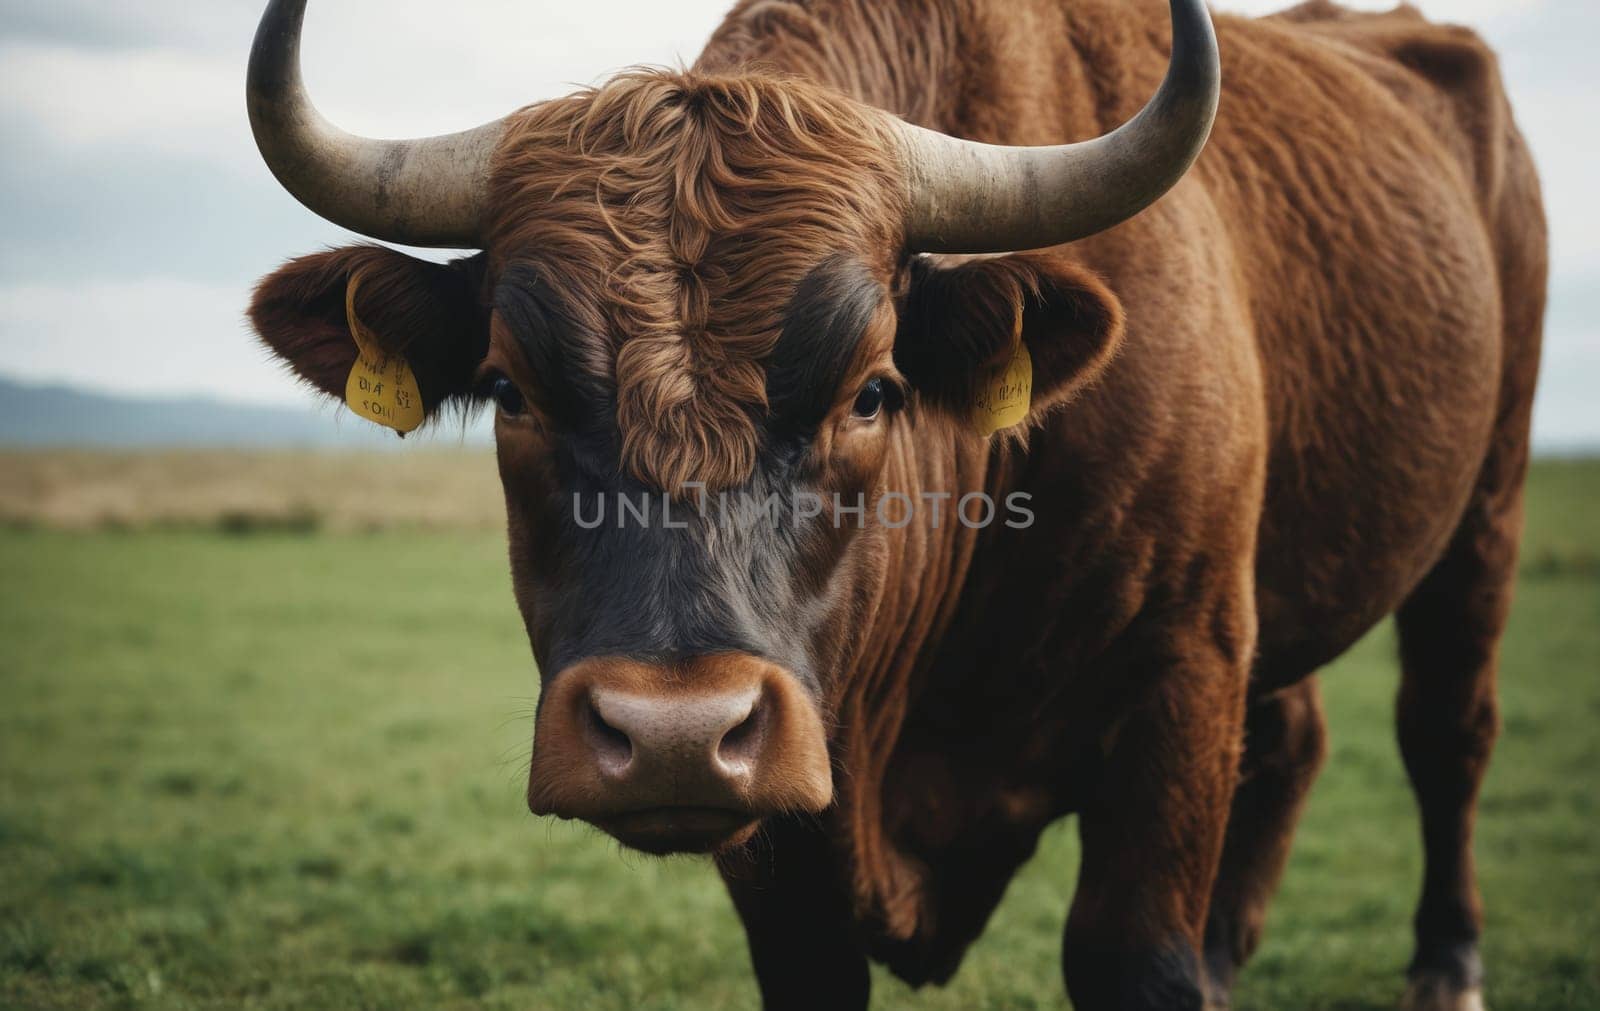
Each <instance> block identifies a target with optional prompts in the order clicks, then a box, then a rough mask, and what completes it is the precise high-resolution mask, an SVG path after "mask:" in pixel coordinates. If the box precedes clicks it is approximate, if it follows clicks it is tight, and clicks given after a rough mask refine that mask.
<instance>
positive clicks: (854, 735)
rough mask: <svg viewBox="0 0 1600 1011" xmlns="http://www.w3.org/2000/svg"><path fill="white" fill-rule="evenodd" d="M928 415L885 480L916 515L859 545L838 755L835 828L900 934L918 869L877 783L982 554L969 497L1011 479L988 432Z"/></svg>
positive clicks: (898, 451) (873, 914) (899, 447)
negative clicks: (890, 835) (963, 514)
mask: <svg viewBox="0 0 1600 1011" xmlns="http://www.w3.org/2000/svg"><path fill="white" fill-rule="evenodd" d="M922 420H923V423H922V424H917V425H913V424H902V425H899V426H897V428H896V432H895V436H894V441H893V444H892V448H891V450H890V453H889V458H888V461H887V463H886V465H885V468H884V484H883V487H882V492H883V494H885V495H888V494H892V493H896V492H898V493H902V494H904V495H905V496H907V498H908V499H909V500H910V501H911V502H913V503H915V504H916V508H915V509H914V510H913V514H912V515H913V519H912V522H910V523H908V524H906V525H905V526H902V527H898V528H893V527H888V526H885V525H879V526H878V527H876V528H875V529H874V530H873V532H872V534H873V541H872V549H871V550H868V551H861V552H856V553H855V558H856V564H858V565H861V566H862V571H860V572H859V573H858V576H859V582H858V583H857V586H858V588H859V589H858V597H857V600H856V601H855V604H856V606H855V607H854V608H853V612H854V615H853V618H854V620H853V622H852V628H851V630H850V632H849V633H848V640H849V643H850V645H849V646H848V647H847V649H846V656H845V657H844V658H843V663H842V664H841V665H840V668H839V670H838V671H837V672H836V676H837V680H836V682H835V689H834V693H833V696H834V698H833V708H834V710H835V715H836V722H837V725H838V726H839V728H840V730H839V733H840V740H839V741H838V747H839V758H840V760H841V763H842V764H843V765H844V766H845V767H846V768H848V769H849V770H850V771H849V774H848V775H845V776H841V777H837V778H836V781H835V782H836V788H837V790H838V797H837V799H838V804H837V806H836V808H835V815H834V818H835V821H834V828H835V832H836V833H837V836H838V839H839V841H840V842H841V843H842V844H843V845H844V846H845V847H846V849H847V850H848V851H849V852H850V853H851V854H852V859H851V861H850V870H849V873H850V875H851V877H852V879H853V880H852V881H851V882H850V884H851V887H852V890H853V892H854V894H855V895H856V896H857V897H858V901H860V902H862V903H863V906H862V909H861V910H860V911H861V912H862V913H863V914H864V915H866V916H868V917H869V918H871V919H878V920H881V921H883V926H885V927H886V928H887V929H888V930H889V932H890V933H891V934H896V935H904V933H905V932H906V931H908V930H909V929H910V923H911V922H912V921H911V920H906V921H905V922H898V920H900V919H904V918H905V917H906V916H908V915H910V910H909V907H906V906H904V904H903V903H895V902H893V901H890V900H889V898H888V896H890V895H891V894H894V893H896V892H898V891H900V884H901V883H903V882H904V881H905V880H907V879H906V873H907V872H906V870H905V868H904V865H903V864H902V863H901V861H900V859H899V857H898V855H897V854H896V852H895V849H894V847H893V846H892V844H890V843H889V841H888V840H887V838H886V837H885V831H886V828H885V824H884V818H883V810H882V801H883V798H882V796H881V791H878V790H876V789H873V788H872V787H871V784H876V783H881V782H883V780H884V773H885V770H886V769H887V768H888V766H889V763H890V760H891V758H892V757H893V754H894V751H895V746H896V744H897V743H898V742H899V739H900V734H901V730H902V728H903V727H904V726H905V724H906V720H907V717H908V716H909V714H910V713H911V711H912V709H913V707H914V706H915V705H916V704H917V700H918V698H919V697H920V695H921V694H922V689H923V687H924V683H925V681H926V677H927V674H928V666H929V663H930V662H931V661H932V659H933V658H934V657H936V656H937V655H938V653H939V642H940V640H941V639H942V637H943V635H944V633H945V630H946V628H947V627H948V626H949V624H950V622H951V620H952V619H953V617H954V615H955V612H956V609H957V607H958V605H959V604H960V602H961V599H962V596H963V593H964V592H965V590H966V586H967V581H968V573H969V571H971V570H972V568H973V565H974V560H975V559H976V558H978V557H979V552H980V550H981V545H982V543H983V540H984V536H985V533H986V530H985V528H978V527H973V526H968V525H967V524H965V523H963V522H961V521H960V518H959V517H958V516H957V514H956V509H957V507H958V504H959V502H960V500H961V498H962V496H964V495H967V494H970V493H974V492H981V493H984V494H987V495H989V496H991V497H992V498H993V499H995V500H996V501H1002V500H1003V498H1004V494H1005V485H1006V483H1007V482H1008V481H1009V480H1010V476H1009V475H1008V473H1007V470H1008V468H1007V466H1006V464H1005V458H1004V456H1003V454H1002V453H1000V452H999V451H998V450H996V449H995V448H994V447H992V446H991V445H989V443H988V441H986V440H981V439H978V438H976V437H975V436H973V435H971V434H970V433H964V432H961V431H958V430H957V424H956V423H953V422H950V421H948V420H945V419H937V418H933V419H922ZM858 787H862V789H860V790H859V791H858V789H857V788H858Z"/></svg>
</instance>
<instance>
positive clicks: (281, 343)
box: [248, 0, 1546, 1011]
mask: <svg viewBox="0 0 1600 1011" xmlns="http://www.w3.org/2000/svg"><path fill="white" fill-rule="evenodd" d="M303 9H304V3H303V0H298V2H297V0H274V2H272V3H271V4H270V5H269V6H268V8H267V11H266V14H265V16H264V18H263V20H262V22H261V25H260V29H259V32H258V35H257V37H256V42H255V48H254V51H253V53H252V57H251V63H250V72H249V86H248V98H249V112H250V117H251V122H252V124H253V127H254V130H255V136H256V139H257V142H258V144H259V147H260V149H261V152H262V154H263V156H264V157H265V160H266V162H267V164H268V165H269V166H270V167H271V169H272V170H273V172H274V173H275V174H276V175H277V177H278V178H279V180H280V181H281V182H282V183H283V185H284V186H285V187H286V188H287V189H288V190H289V191H290V192H291V193H292V194H294V195H295V196H296V197H298V198H299V199H300V200H301V201H302V202H303V203H305V204H306V205H307V206H308V207H310V208H311V209H312V210H313V211H315V212H316V213H318V214H320V215H321V216H323V217H325V218H327V219H328V220H330V221H333V222H335V223H337V224H340V225H343V226H345V227H348V228H350V229H352V230H354V231H356V232H359V233H362V234H364V235H366V236H369V237H373V238H376V239H380V240H389V241H394V242H399V243H409V244H413V245H423V246H438V247H454V248H464V249H469V250H478V252H476V253H475V254H474V255H470V256H467V257H464V258H461V259H456V260H453V261H451V262H448V263H442V264H441V263H433V262H427V261H424V260H421V259H416V258H413V257H411V256H408V255H405V254H403V253H401V252H398V251H395V250H392V249H389V248H386V247H383V246H378V245H356V246H350V247H348V248H343V249H337V250H332V251H328V252H323V253H318V254H315V255H312V256H307V257H304V258H301V259H297V260H293V261H291V262H289V263H288V264H287V265H285V266H284V267H282V268H281V269H279V270H278V271H277V272H276V273H274V274H272V275H271V276H269V277H267V278H266V279H265V280H264V281H262V282H261V284H260V286H259V287H258V289H257V291H256V292H255V296H254V300H253V303H252V305H251V307H250V315H251V319H252V320H253V322H254V326H255V328H256V330H257V331H258V333H259V335H260V337H261V338H262V339H263V340H264V341H265V343H266V344H267V345H268V346H269V347H270V348H271V349H272V350H273V351H275V352H276V353H277V354H278V355H279V356H281V357H282V358H283V359H284V360H285V361H287V362H288V363H289V365H290V366H292V368H293V369H294V371H295V372H297V373H298V374H299V375H300V376H301V377H303V378H304V379H305V380H306V381H307V382H309V383H310V384H311V385H313V386H315V387H317V388H319V389H321V390H324V391H327V392H329V393H331V394H334V395H336V396H337V395H339V394H340V393H341V392H342V391H345V390H346V388H347V381H348V380H349V379H350V377H351V375H352V370H353V369H355V368H357V366H358V361H359V359H360V358H361V356H363V355H369V356H373V357H376V358H378V359H381V360H383V361H388V360H389V359H390V358H391V357H393V358H396V359H399V360H402V361H403V362H404V363H405V364H406V365H407V366H408V367H409V369H410V370H411V372H412V373H413V374H414V382H415V386H416V388H417V389H416V393H417V395H418V396H420V399H421V404H420V405H418V406H419V408H420V411H421V413H422V414H425V415H426V416H428V417H434V416H437V415H438V414H439V413H440V412H441V411H443V410H445V409H447V408H448V407H449V406H451V405H471V404H476V403H484V402H492V403H493V405H494V408H495V411H496V416H495V438H496V444H497V453H498V460H499V469H500V474H501V477H502V479H503V484H504V490H505V499H506V509H507V515H508V526H509V541H510V557H511V571H512V575H513V584H514V588H515V595H516V598H517V602H518V604H519V606H520V609H521V612H522V615H523V617H524V620H525V623H526V626H527V631H528V635H529V639H530V642H531V646H532V652H533V655H534V658H535V660H536V662H537V665H538V669H539V672H540V678H541V683H542V693H541V699H540V705H539V709H538V713H537V716H536V717H535V733H534V747H533V752H532V759H531V762H530V768H529V778H528V803H529V805H530V807H531V808H532V810H533V811H534V812H536V813H539V814H553V815H558V816H560V817H564V818H577V819H583V820H585V821H588V822H590V823H592V824H594V825H596V826H599V827H600V828H601V829H603V830H604V831H606V832H609V833H610V834H611V835H613V836H615V837H616V838H617V839H619V840H621V841H622V842H623V843H624V844H626V845H628V846H631V847H635V848H637V849H641V850H645V851H648V852H651V853H673V852H684V851H693V852H704V853H710V854H713V855H714V859H715V862H716V865H717V867H718V869H719V870H720V872H721V875H722V877H723V878H724V880H725V881H726V884H727V888H728V890H729V892H730V893H731V896H732V899H733V902H734V904H735V906H736V908H737V910H738V913H739V915H740V917H741V919H742V920H743V923H744V925H745V928H746V931H747V934H748V940H749V948H750V954H751V957H752V959H753V962H754V967H755V974H756V977H757V980H758V982H759V986H760V991H761V994H762V999H763V1001H764V1003H765V1005H766V1006H767V1007H769V1008H783V1007H807V1008H810V1007H829V1008H849V1007H855V1008H862V1007H865V1006H866V1004H867V999H868V988H869V975H868V960H869V958H875V959H878V960H881V961H883V962H885V963H887V964H888V966H889V967H890V968H891V969H892V971H893V972H894V973H896V974H897V975H898V976H900V977H902V978H903V979H905V980H907V981H909V982H911V983H912V984H924V983H941V982H944V981H946V980H948V979H949V978H950V977H951V975H952V974H953V973H954V972H955V971H956V969H957V967H958V965H959V964H960V962H961V959H962V954H963V952H964V951H965V950H966V948H967V947H968V945H969V944H970V943H971V942H972V940H973V939H974V938H975V937H977V936H978V934H979V933H980V931H981V930H982V929H983V926H984V924H985V921H986V920H987V918H988V917H989V915H990V913H991V912H992V911H993V909H994V908H995V906H996V904H997V903H998V901H999V899H1000V897H1001V895H1002V893H1003V891H1004V890H1005V888H1006V885H1007V882H1008V881H1009V880H1010V879H1011V877H1012V875H1013V874H1014V872H1015V871H1016V869H1017V868H1018V867H1019V866H1020V865H1021V864H1022V863H1023V862H1024V861H1025V860H1027V859H1028V857H1029V855H1030V854H1031V853H1032V852H1033V851H1034V849H1035V846H1036V842H1037V840H1038V838H1039V836H1040V833H1041V831H1042V830H1043V829H1044V828H1045V827H1046V826H1047V825H1049V824H1050V823H1052V822H1053V821H1056V820H1057V819H1060V818H1062V817H1063V816H1066V815H1068V814H1073V815H1076V818H1077V826H1078V830H1079V832H1080V833H1081V837H1082V844H1083V857H1082V867H1081V873H1080V876H1079V880H1078V882H1077V885H1076V891H1075V894H1074V897H1073V901H1072V906H1071V911H1070V914H1069V916H1068V918H1067V922H1066V927H1065V933H1064V938H1063V945H1062V966H1063V971H1064V977H1065V982H1066V987H1067V990H1068V992H1069V994H1070V996H1071V998H1072V1000H1073V1002H1074V1004H1075V1006H1077V1007H1079V1008H1084V1009H1090V1008H1152V1009H1153V1008H1161V1009H1172V1008H1200V1007H1202V1006H1213V1007H1215V1006H1223V1005H1225V1004H1226V1003H1227V1000H1228V992H1229V988H1230V985H1231V983H1232V982H1233V980H1234V977H1235V975H1236V973H1237V972H1238V970H1239V969H1240V967H1241V966H1242V964H1243V963H1244V962H1245V960H1246V959H1247V958H1248V957H1249V956H1250V954H1251V952H1252V951H1253V950H1254V949H1255V947H1256V946H1257V943H1258V941H1259V939H1260V935H1261V929H1262V921H1263V916H1264V912H1265V909H1266V907H1267V903H1268V901H1269V898H1270V896H1271V894H1272V892H1273V890H1274V888H1275V886H1276V884H1277V882H1278V879H1279V876H1280V874H1281V872H1282V870H1283V867H1284V863H1285V860H1286V857H1287V853H1288V850H1289V843H1290V838H1291V835H1292V832H1293V829H1294V825H1295V822H1296V819H1297V816H1298V815H1299V813H1300V810H1301V807H1302V804H1303V802H1304V800H1305V797H1306V794H1307V791H1308V790H1309V788H1310V786H1311V784H1312V780H1313V778H1314V777H1315V775H1316V773H1317V770H1318V767H1319V765H1320V764H1321V762H1322V761H1323V756H1324V751H1325V745H1324V729H1323V721H1322V717H1321V715H1320V711H1319V702H1318V688H1317V682H1316V672H1317V670H1318V669H1319V668H1320V667H1322V666H1323V665H1325V664H1327V663H1328V662H1329V661H1331V660H1333V659H1334V658H1335V657H1337V656H1339V655H1340V653H1342V652H1343V651H1344V650H1346V649H1347V648H1348V647H1349V646H1350V645H1351V644H1352V643H1354V642H1355V641H1356V640H1357V639H1358V638H1359V637H1360V636H1361V635H1362V634H1363V633H1365V632H1366V631H1367V630H1369V629H1371V628H1372V627H1373V626H1374V625H1375V624H1376V623H1377V622H1379V621H1380V620H1382V619H1383V618H1385V617H1386V616H1389V615H1391V614H1394V615H1396V616H1397V623H1398V629H1399V641H1400V653H1401V667H1402V680H1401V687H1400V692H1399V701H1398V727H1399V739H1400V745H1401V750H1402V753H1403V757H1404V761H1405V765H1406V769H1407V770H1408V772H1409V775H1410V780H1411V783H1412V786H1413V787H1414V790H1415V794H1416V799H1417V802H1418V805H1419V807H1420V811H1421V821H1422V841H1423V845H1424V850H1425V861H1426V871H1425V874H1424V879H1423V885H1422V891H1421V898H1420V902H1419V904H1418V906H1417V914H1416V920H1415V933H1416V946H1415V955H1414V959H1413V961H1412V963H1411V966H1410V970H1409V984H1408V988H1407V991H1406V996H1405V998H1404V1001H1405V1005H1406V1006H1407V1007H1409V1008H1413V1009H1452V1011H1463V1009H1469V1008H1478V1007H1481V1002H1482V998H1481V978H1482V971H1481V967H1480V961H1479V957H1478V953H1477V944H1478V938H1479V932H1480V927H1481V925H1482V912H1481V907H1480V901H1479V897H1478V893H1477V890H1476V886H1475V884H1474V876H1473V863H1472V851H1471V836H1472V825H1473V816H1474V806H1475V798H1476V796H1477V792H1478V787H1479V783H1480V781H1481V779H1482V776H1483V774H1484V769H1485V765H1486V763H1487V761H1488V757H1489V753H1490V749H1491V746H1492V743H1493V740H1494V738H1495V733H1496V720H1497V717H1496V702H1495V687H1494V683H1495V669H1496V663H1495V657H1496V643H1497V641H1498V639H1499V637H1500V634H1501V632H1502V629H1503V628H1504V625H1505V621H1506V616H1507V610H1508V607H1509V605H1510V599H1511V590H1512V583H1513V573H1514V569H1515V559H1516V553H1517V540H1518V534H1519V527H1520V521H1521V512H1522V484H1523V477H1524V473H1525V469H1526V464H1527V458H1528V429H1529V415H1530V409H1531V401H1532V398H1533V391H1534V381H1535V374H1536V371H1537V364H1538V355H1539V343H1540V332H1541V318H1542V313H1543V301H1544V289H1545V276H1546V237H1545V227H1544V222H1543V217H1542V210H1541V204H1540V197H1539V187H1538V182H1537V178H1536V176H1535V173H1534V169H1533V167H1532V164H1531V160H1530V158H1529V155H1528V152H1527V149H1526V147H1525V146H1524V143H1523V141H1522V140H1521V138H1520V136H1519V134H1518V131H1517V128H1516V126H1515V124H1514V122H1513V119H1512V116H1511V113H1510V110H1509V106H1508V103H1507V100H1506V97H1505V94H1504V90H1503V88H1502V85H1501V83H1500V79H1499V77H1498V74H1497V71H1496V64H1495V59H1494V57H1493V55H1492V53H1491V52H1490V51H1489V50H1488V49H1487V48H1486V47H1485V46H1484V44H1483V43H1482V42H1481V41H1480V40H1479V39H1478V38H1477V37H1475V36H1474V35H1472V34H1471V33H1469V32H1468V31H1466V30H1463V29H1459V28H1453V27H1444V26H1438V25H1434V24H1431V23H1429V22H1427V21H1425V20H1424V19H1423V18H1421V17H1420V16H1419V15H1418V14H1416V13H1415V12H1414V11H1411V10H1408V9H1401V10H1398V11H1395V12H1393V13H1388V14H1381V15H1369V14H1357V13H1351V12H1346V11H1343V10H1341V9H1340V8H1338V7H1335V6H1333V5H1331V4H1329V3H1325V2H1312V3H1308V4H1305V5H1302V6H1300V7H1297V8H1294V9H1292V10H1290V11H1287V12H1285V13H1282V14H1280V15H1276V16H1272V17H1267V18H1263V19H1259V20H1250V19H1243V18H1238V17H1225V16H1219V17H1218V18H1216V19H1215V23H1213V20H1212V18H1211V17H1210V16H1209V14H1208V12H1207V10H1206V9H1205V7H1204V5H1203V3H1202V2H1200V0H1172V2H1171V3H1170V5H1167V4H1160V3H1157V2H1156V0H1115V2H1113V0H1009V2H1006V3H999V2H998V0H995V2H982V0H882V2H868V0H742V2H740V3H739V4H738V5H737V6H736V7H735V8H734V10H733V11H732V12H731V13H730V14H729V15H728V16H727V18H726V19H725V20H724V21H723V23H722V25H721V27H720V28H719V29H718V30H717V31H716V33H715V34H714V36H713V37H712V39H711V40H710V42H709V44H708V45H707V46H706V48H705V50H704V52H703V53H702V54H701V56H700V57H699V59H698V61H697V62H696V63H695V64H694V65H693V67H692V68H690V69H687V70H681V71H672V70H636V71H630V72H627V73H623V74H621V75H620V76H617V77H615V78H613V79H611V80H610V81H608V82H607V83H605V84H603V85H601V86H599V87H597V88H592V89H588V90H583V91H579V92H577V93H575V94H572V95H570V96H568V97H565V98H558V99H555V100H552V101H547V102H542V103H539V104H536V105H533V106H530V107H527V108H524V109H522V110H520V111H517V112H514V113H512V114H510V115H508V116H507V117H505V118H504V119H502V120H499V121H496V122H493V123H490V124H487V125H485V126H482V127H479V128H476V129H474V130H470V131H467V132H464V133H460V134H454V135H450V136H444V137H434V138H429V139H422V140H405V141H376V140H370V139H365V138H360V137H356V136H353V135H350V134H347V133H345V132H343V131H341V130H339V129H338V128H337V127H335V126H333V125H332V124H330V123H328V122H327V121H326V120H324V119H323V118H322V117H321V116H320V115H318V113H317V112H316V110H315V108H314V107H313V105H312V104H311V102H310V101H309V99H308V96H307V94H306V92H305V89H304V88H303V86H302V84H301V80H300V75H299V65H298V41H299V34H300V26H301V20H302V16H303ZM1223 66H1226V67H1227V76H1226V78H1225V79H1224V78H1223V77H1222V75H1221V70H1220V68H1221V67H1223ZM1150 95H1153V96H1154V97H1152V98H1150V99H1149V100H1148V102H1145V101H1144V99H1145V97H1146V96H1150ZM1118 124H1121V125H1118ZM1113 127H1114V129H1113ZM1208 137H1209V142H1208ZM1202 148H1204V153H1203V155H1202V153H1201V152H1202ZM1158 198H1159V199H1158ZM997 407H998V408H999V409H1000V412H1001V413H1002V414H1004V415H1006V416H1005V417H1004V418H1001V419H999V421H998V422H995V419H994V418H993V417H992V414H993V412H994V410H995V409H997ZM989 422H994V423H993V424H991V423H989ZM994 427H999V428H1000V430H999V431H991V428H994ZM891 500H892V503H891V504H892V505H893V506H894V508H892V509H888V510H884V509H881V508H880V507H882V506H883V505H884V504H885V503H886V502H891ZM606 501H612V502H614V503H617V506H616V508H618V509H626V510H628V512H621V513H620V514H612V515H606V514H604V513H603V512H602V511H601V510H603V508H604V503H605V502H606ZM730 501H731V502H732V503H733V504H732V505H731V506H730V505H728V504H727V503H729V502H730ZM752 503H755V504H754V505H753V504H752ZM997 503H1006V506H1004V507H1001V508H1000V509H999V511H998V512H997V511H996V504H997ZM940 507H942V510H941V508H940ZM630 512H631V516H630V514H629V513H630ZM986 513H987V514H988V515H989V517H990V519H985V514H986ZM596 515H600V516H601V519H600V520H599V521H597V520H596V518H595V517H596ZM1001 516H1004V517H1005V521H1003V522H1002V521H1000V519H999V517H1001ZM630 520H631V522H630ZM1065 886H1066V883H1065V882H1063V887H1065Z"/></svg>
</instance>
